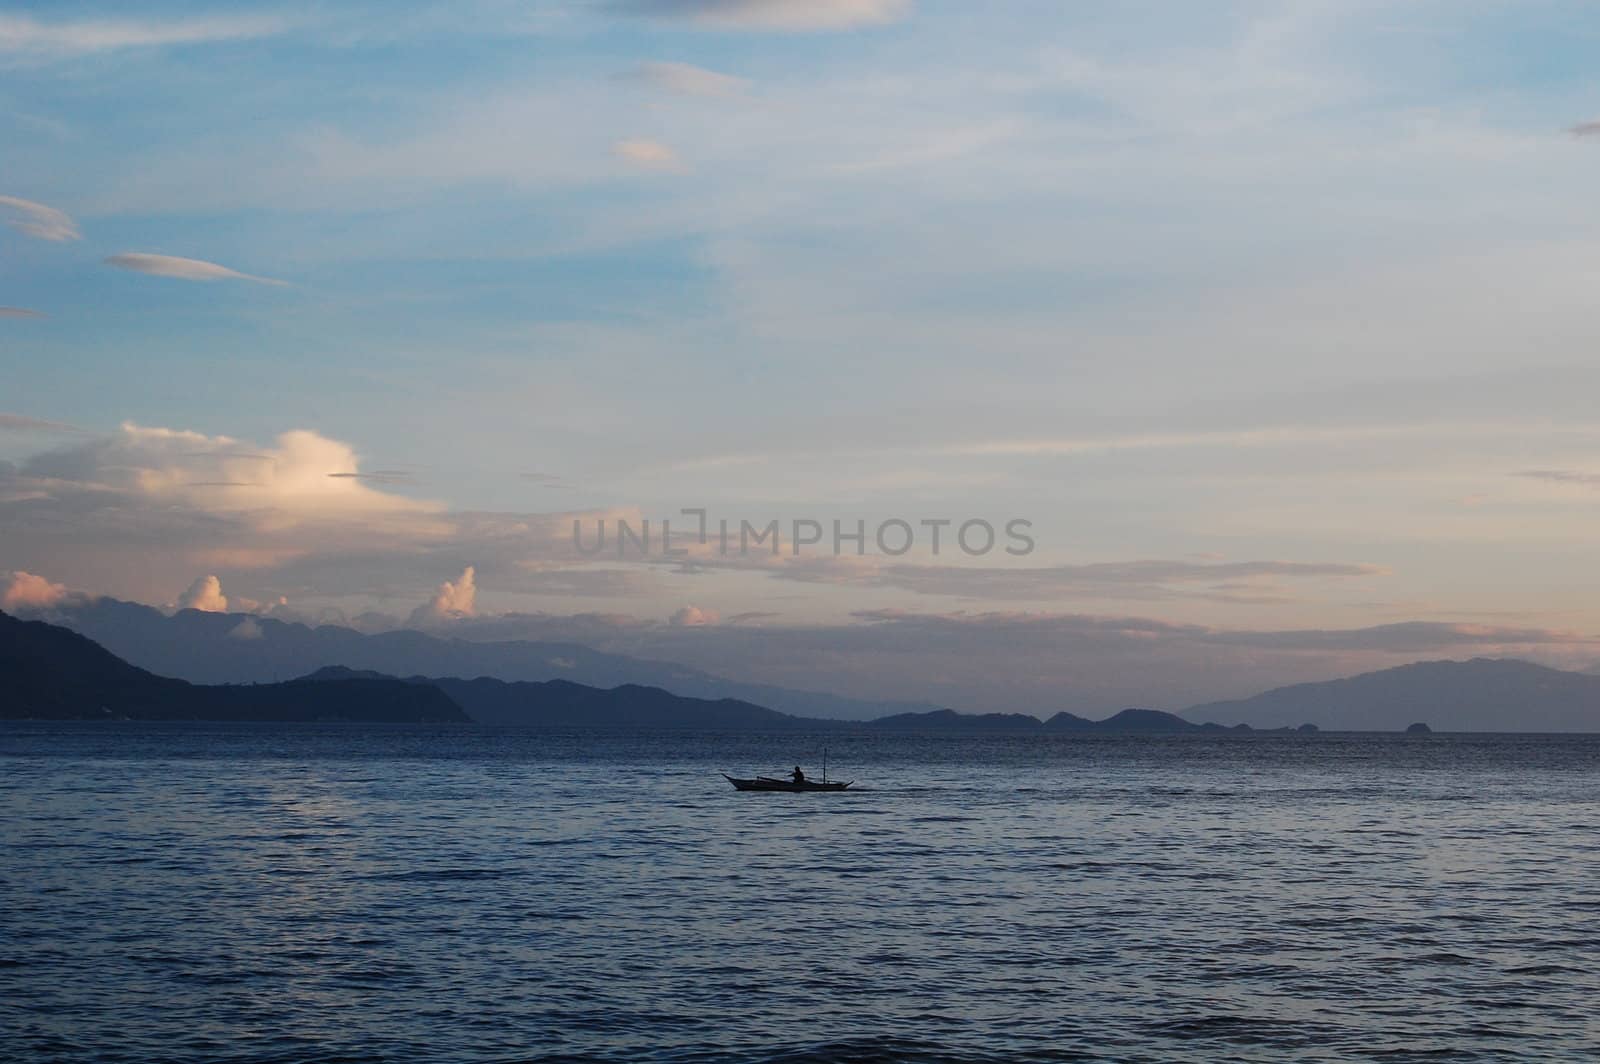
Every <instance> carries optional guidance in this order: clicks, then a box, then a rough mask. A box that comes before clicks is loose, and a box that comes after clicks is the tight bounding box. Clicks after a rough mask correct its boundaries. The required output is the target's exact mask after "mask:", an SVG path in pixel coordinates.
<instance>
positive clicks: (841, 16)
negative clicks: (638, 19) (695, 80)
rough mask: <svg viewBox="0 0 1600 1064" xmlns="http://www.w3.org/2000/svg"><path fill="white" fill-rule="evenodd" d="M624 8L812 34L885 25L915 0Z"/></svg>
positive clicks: (722, 25)
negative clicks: (822, 31)
mask: <svg viewBox="0 0 1600 1064" xmlns="http://www.w3.org/2000/svg"><path fill="white" fill-rule="evenodd" d="M620 6H621V9H622V10H624V11H627V12H630V13H633V14H637V15H644V16H646V17H649V18H660V19H679V20H683V21H686V22H691V23H694V24H696V25H701V26H707V27H710V28H714V29H734V30H787V31H790V32H806V31H815V30H842V29H853V28H856V27H860V26H879V25H883V24H884V23H888V22H897V21H899V20H900V19H902V18H905V17H906V16H907V15H908V14H910V13H911V7H912V3H911V0H625V2H624V3H622V4H621V5H620Z"/></svg>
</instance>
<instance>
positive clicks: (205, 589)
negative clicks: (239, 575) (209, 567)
mask: <svg viewBox="0 0 1600 1064" xmlns="http://www.w3.org/2000/svg"><path fill="white" fill-rule="evenodd" d="M178 608H179V609H180V610H199V611H200V612H201V613H227V612H228V597H227V596H226V595H224V594H223V593H222V581H221V580H218V579H217V578H216V577H214V576H202V577H197V578H196V579H195V582H194V583H192V584H190V585H189V590H187V591H185V592H184V593H183V594H181V595H179V596H178Z"/></svg>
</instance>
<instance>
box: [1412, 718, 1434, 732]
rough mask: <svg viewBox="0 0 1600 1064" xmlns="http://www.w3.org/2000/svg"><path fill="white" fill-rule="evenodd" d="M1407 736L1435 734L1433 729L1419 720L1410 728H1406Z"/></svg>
mask: <svg viewBox="0 0 1600 1064" xmlns="http://www.w3.org/2000/svg"><path fill="white" fill-rule="evenodd" d="M1406 734H1407V735H1432V734H1433V729H1432V728H1430V727H1428V726H1427V725H1426V724H1424V723H1423V722H1422V721H1420V720H1419V721H1417V723H1415V724H1412V725H1410V726H1408V727H1407V728H1406Z"/></svg>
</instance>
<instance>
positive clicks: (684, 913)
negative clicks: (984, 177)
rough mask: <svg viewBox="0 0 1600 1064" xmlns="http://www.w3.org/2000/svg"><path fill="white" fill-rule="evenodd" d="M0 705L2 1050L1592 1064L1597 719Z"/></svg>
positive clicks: (143, 1054)
mask: <svg viewBox="0 0 1600 1064" xmlns="http://www.w3.org/2000/svg"><path fill="white" fill-rule="evenodd" d="M828 742H829V746H830V765H829V772H830V775H832V776H842V777H844V778H854V779H856V780H857V781H858V782H857V787H858V788H859V790H855V791H851V792H848V793H844V794H837V795H820V794H809V795H784V794H740V793H736V792H735V791H733V790H732V789H731V788H730V787H729V786H728V785H727V784H726V783H725V782H724V781H723V780H722V779H721V778H720V777H719V776H718V775H717V772H718V771H719V770H727V771H729V772H736V773H737V772H747V773H748V772H755V771H764V772H768V773H771V772H776V771H779V770H782V769H784V768H786V767H789V766H792V765H793V764H794V763H795V762H796V761H797V760H799V761H801V762H802V763H803V764H805V765H807V766H808V768H812V769H817V768H820V758H819V749H820V740H817V739H811V738H796V737H794V736H756V737H751V736H739V735H666V734H663V735H630V736H614V735H612V736H608V735H605V734H602V733H582V732H570V731H569V732H539V731H511V730H503V731H502V730H490V729H468V728H426V727H387V728H373V727H360V728H358V727H341V726H325V727H324V726H290V727H284V726H257V725H237V726H222V725H194V724H187V725H104V724H100V725H50V724H8V725H0V854H3V857H0V896H3V898H4V904H3V906H0V1059H4V1060H15V1061H35V1060H62V1061H91V1060H92V1061H106V1062H111V1061H139V1062H144V1061H157V1060H172V1061H197V1062H198V1061H237V1062H246V1061H248V1062H268V1061H284V1062H287V1061H367V1060H387V1061H408V1062H409V1061H464V1062H476V1061H521V1060H557V1059H617V1060H640V1059H647V1060H660V1061H698V1060H740V1061H744V1060H755V1061H762V1060H768V1061H776V1060H784V1061H789V1060H793V1061H800V1060H818V1061H822V1060H829V1061H834V1060H840V1061H843V1060H861V1061H868V1060H873V1061H876V1060H885V1061H888V1060H956V1059H965V1060H1013V1059H1036V1060H1079V1059H1116V1060H1278V1059H1284V1058H1285V1057H1294V1058H1295V1059H1302V1060H1350V1059H1365V1058H1372V1059H1381V1060H1387V1061H1404V1060H1473V1059H1479V1060H1497V1061H1498V1060H1521V1059H1527V1060H1549V1059H1578V1058H1586V1057H1592V1056H1593V1055H1595V1054H1596V1053H1600V737H1555V736H1544V737H1540V736H1433V737H1430V738H1405V737H1400V736H1382V737H1379V736H1351V735H1323V736H1314V737H1301V736H1257V737H1232V736H1229V737H1214V738H1213V737H1172V738H1163V737H1146V738H1125V737H1122V738H1119V737H1106V736H1092V737H1062V738H1054V739H1040V738H1026V739H1022V738H1017V739H1010V738H1006V739H996V738H926V737H907V736H872V737H866V736H863V737H856V738H846V737H833V738H830V739H829V740H828Z"/></svg>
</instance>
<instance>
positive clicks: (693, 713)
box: [303, 667, 842, 731]
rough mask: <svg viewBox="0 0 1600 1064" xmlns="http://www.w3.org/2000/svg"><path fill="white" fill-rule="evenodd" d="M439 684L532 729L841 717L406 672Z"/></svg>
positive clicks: (666, 695)
mask: <svg viewBox="0 0 1600 1064" xmlns="http://www.w3.org/2000/svg"><path fill="white" fill-rule="evenodd" d="M378 675H380V674H378V673H374V672H370V671H357V670H353V669H347V668H342V667H331V668H325V669H319V670H318V671H317V672H314V673H312V674H311V675H309V676H306V677H304V678H303V680H304V681H305V682H311V683H327V682H345V681H347V680H349V679H351V678H370V677H376V676H378ZM406 682H407V683H413V684H425V685H430V686H433V687H436V688H438V689H439V690H441V691H443V692H444V693H445V694H447V695H449V696H450V698H451V699H452V700H453V701H454V702H455V703H456V704H457V705H459V706H460V707H461V708H462V709H464V710H466V712H467V715H468V716H470V717H471V718H472V719H473V720H475V721H478V722H479V723H481V724H499V725H528V726H537V727H589V728H669V729H704V730H728V731H735V730H750V731H762V730H784V729H788V728H830V727H841V726H842V724H841V722H839V721H832V720H817V719H809V718H805V717H794V716H790V715H789V714H787V713H779V712H777V711H776V710H772V709H767V708H766V707H765V706H757V705H753V704H752V703H749V702H740V701H738V700H737V699H732V698H722V699H716V700H712V699H705V698H684V697H681V696H679V695H675V694H672V693H670V692H668V691H663V690H661V689H660V688H659V687H642V686H640V685H638V684H624V685H623V686H621V687H613V688H609V689H608V688H599V687H589V686H586V685H584V684H578V683H571V682H569V681H567V680H545V681H542V682H529V681H521V682H510V683H508V682H506V681H504V680H495V679H491V678H489V677H479V678H478V679H474V680H459V679H448V678H446V679H433V678H424V677H420V676H415V677H410V678H409V679H408V680H407V681H406Z"/></svg>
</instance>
